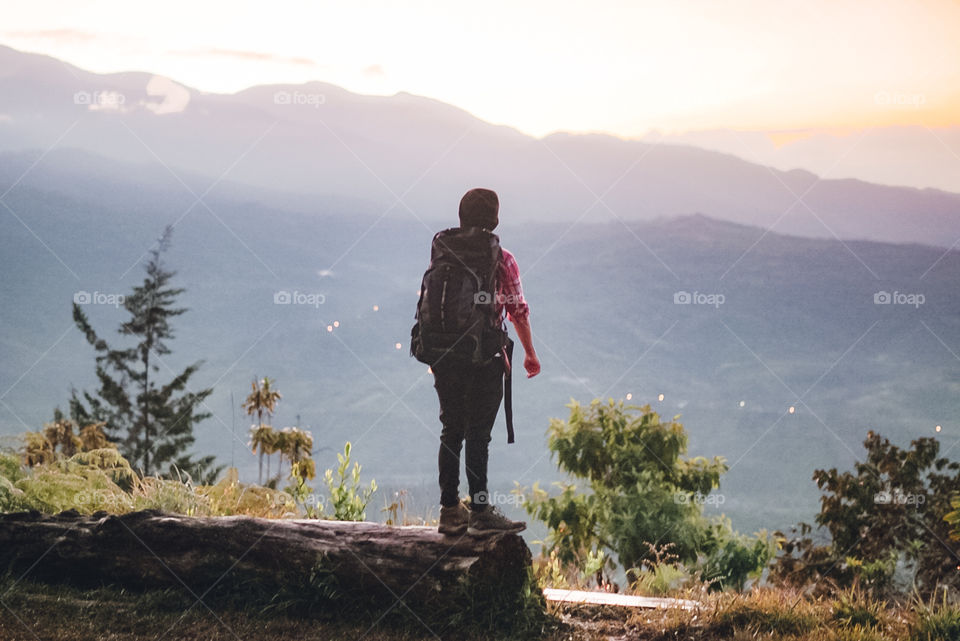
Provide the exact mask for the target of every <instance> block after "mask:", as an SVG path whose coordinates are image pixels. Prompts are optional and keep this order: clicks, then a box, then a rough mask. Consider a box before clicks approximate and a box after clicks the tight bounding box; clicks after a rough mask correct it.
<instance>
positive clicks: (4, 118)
mask: <svg viewBox="0 0 960 641" xmlns="http://www.w3.org/2000/svg"><path fill="white" fill-rule="evenodd" d="M0 122H13V117H12V116H11V115H9V114H0Z"/></svg>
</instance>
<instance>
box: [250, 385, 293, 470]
mask: <svg viewBox="0 0 960 641" xmlns="http://www.w3.org/2000/svg"><path fill="white" fill-rule="evenodd" d="M272 385H273V381H271V380H270V379H269V378H268V377H266V376H264V377H263V380H262V381H261V380H255V381H253V382H252V383H250V389H251V391H250V395H249V396H247V398H246V399H245V400H244V401H243V403H241V407H242V408H243V409H244V410H245V411H246V412H247V414H248V415H250V416H253V415H254V414H256V415H257V424H256V425H252V426H251V427H250V443H249V445H250V448H251V449H252V450H253V452H254V454H257V453H259V455H260V456H259V465H260V475H259V477H258V478H257V481H258V482H260V483H263V456H264V454H266V455H268V456H269V455H270V454H273V453H274V452H276V451H277V435H276V432H274V431H273V427H271V426H270V425H267V424H265V423H264V422H263V416H264V414H266V416H267V419H269V418H270V417H271V416H272V415H273V412H274V411H275V410H276V407H277V403H279V402H280V399H281V398H283V395H282V394H280V392H278V391H276V390H275V389H273V388H272V387H271V386H272ZM278 473H279V472H278ZM267 476H268V477H269V476H270V459H269V458H267Z"/></svg>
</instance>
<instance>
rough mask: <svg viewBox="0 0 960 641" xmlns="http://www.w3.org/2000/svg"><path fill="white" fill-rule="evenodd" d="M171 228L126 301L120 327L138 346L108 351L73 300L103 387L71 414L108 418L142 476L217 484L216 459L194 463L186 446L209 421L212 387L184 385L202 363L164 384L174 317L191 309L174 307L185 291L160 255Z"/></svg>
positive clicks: (73, 405) (76, 403) (74, 401)
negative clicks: (182, 476)
mask: <svg viewBox="0 0 960 641" xmlns="http://www.w3.org/2000/svg"><path fill="white" fill-rule="evenodd" d="M172 231H173V230H172V228H171V227H169V226H168V227H167V228H166V229H165V230H164V232H163V235H162V236H161V237H160V239H159V241H158V244H157V247H155V248H154V249H153V250H152V251H151V252H150V256H151V257H150V261H149V262H148V263H147V266H146V272H147V276H146V278H144V280H143V284H142V285H139V286H137V287H134V288H133V293H132V294H131V295H129V296H127V297H126V298H125V299H124V303H123V306H124V309H126V310H127V312H129V314H130V319H129V320H127V321H126V322H125V323H123V324H122V325H121V326H120V329H119V330H118V331H119V333H120V334H121V335H123V336H133V337H136V338H137V339H138V341H139V342H138V343H137V344H136V345H135V346H133V347H128V348H124V349H115V348H111V347H110V345H108V344H107V342H106V341H105V340H103V339H102V338H100V337H99V336H98V335H97V333H96V332H95V331H94V329H93V328H92V327H91V325H90V322H89V321H88V319H87V316H86V314H85V313H84V312H83V309H81V307H80V306H79V305H78V304H76V303H74V305H73V320H74V322H76V324H77V327H79V328H80V331H82V332H83V333H84V335H85V336H86V338H87V341H88V342H89V343H90V344H91V345H93V348H94V350H95V351H96V353H97V359H96V363H97V365H96V373H97V378H98V379H99V381H100V389H99V390H98V391H97V395H96V396H93V395H91V394H88V393H84V398H85V399H86V401H87V403H88V404H89V407H90V409H89V410H88V409H87V408H86V407H85V406H84V405H83V401H81V400H80V399H79V398H78V397H77V394H76V392H75V391H74V393H73V396H72V398H71V400H70V410H71V414H72V415H73V416H74V418H75V419H81V420H83V421H89V422H94V421H98V422H99V421H103V422H105V423H106V425H107V434H108V436H109V437H110V438H111V440H114V441H116V442H118V443H119V444H120V451H121V453H122V454H123V456H124V457H125V458H126V459H127V460H128V461H130V464H131V466H132V467H133V468H134V469H139V470H141V473H142V474H144V475H145V476H150V475H154V474H163V473H164V472H166V473H167V474H171V475H174V474H176V471H177V470H180V471H184V472H187V473H188V474H189V475H190V476H191V477H192V478H193V479H194V480H195V481H197V482H201V483H208V482H212V481H213V479H215V477H216V476H217V474H218V473H219V472H220V470H221V469H222V468H214V467H213V461H214V457H213V456H205V457H202V458H200V459H193V458H192V457H191V456H190V455H189V454H187V449H188V448H189V447H190V446H191V445H192V444H193V442H194V437H193V427H194V425H195V424H197V423H199V422H200V421H203V420H204V419H206V418H209V417H210V416H211V414H210V412H204V411H201V410H200V406H201V404H202V403H203V400H204V399H206V398H207V397H208V396H209V395H210V394H211V393H212V392H213V389H212V388H208V389H204V390H200V391H198V392H193V391H191V390H190V389H189V388H188V387H187V384H188V382H189V380H190V378H191V377H192V376H193V375H194V374H195V373H196V371H197V370H198V369H199V367H200V365H201V364H202V361H198V362H196V363H194V364H192V365H190V366H188V367H187V368H186V369H184V370H183V371H182V372H181V373H180V374H179V375H177V376H175V377H174V378H173V379H172V380H170V381H168V382H166V383H161V381H160V379H161V376H159V371H160V367H159V363H160V362H161V359H162V357H163V356H165V355H167V354H169V353H170V348H169V347H168V345H167V342H168V341H169V340H171V339H173V338H174V334H173V329H172V328H171V326H170V320H171V319H172V318H174V317H176V316H179V315H180V314H183V313H184V312H185V311H187V310H186V309H184V308H175V307H174V302H175V300H176V298H177V296H179V295H180V294H182V293H183V291H184V290H183V289H182V288H174V287H170V284H169V283H170V279H171V278H172V277H173V276H174V275H175V272H171V271H167V270H166V269H165V268H164V266H163V264H162V261H161V255H162V254H163V252H165V251H166V250H167V249H168V248H169V246H170V235H171V233H172Z"/></svg>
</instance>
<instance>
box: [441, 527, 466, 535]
mask: <svg viewBox="0 0 960 641" xmlns="http://www.w3.org/2000/svg"><path fill="white" fill-rule="evenodd" d="M437 532H439V533H440V534H443V535H444V536H461V535H462V534H466V533H467V526H465V525H464V526H463V527H458V528H437Z"/></svg>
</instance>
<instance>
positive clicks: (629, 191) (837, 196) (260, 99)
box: [0, 47, 960, 247]
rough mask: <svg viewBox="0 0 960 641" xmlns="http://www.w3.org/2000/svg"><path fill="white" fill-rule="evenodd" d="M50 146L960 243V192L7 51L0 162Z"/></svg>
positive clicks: (421, 101)
mask: <svg viewBox="0 0 960 641" xmlns="http://www.w3.org/2000/svg"><path fill="white" fill-rule="evenodd" d="M161 105H166V106H164V107H161ZM164 110H166V111H167V112H166V113H158V111H164ZM52 145H53V146H56V147H57V148H77V149H80V150H85V151H88V152H91V153H95V154H99V155H102V156H105V157H107V158H110V159H114V160H119V161H122V162H124V163H140V164H143V165H148V166H153V167H154V168H156V170H157V171H158V172H159V173H160V174H163V175H165V179H167V178H169V179H170V180H173V181H174V182H176V179H177V178H176V177H177V176H178V175H179V174H180V173H188V174H195V175H196V176H197V177H206V179H207V180H206V182H207V186H209V185H211V184H214V183H215V181H217V180H219V179H223V180H224V182H222V183H218V184H216V186H215V187H214V188H213V190H212V191H211V192H210V194H211V195H214V194H219V195H224V196H226V195H229V193H228V191H227V190H228V188H230V187H231V186H232V187H233V188H241V189H242V188H243V186H250V187H253V188H257V189H266V190H271V191H272V192H274V193H284V194H293V195H297V196H296V197H292V196H290V195H287V196H284V198H287V199H288V200H290V204H291V206H295V207H296V208H297V209H300V210H302V211H309V210H310V208H311V202H312V201H313V200H316V199H317V198H324V199H326V198H329V197H335V198H339V199H344V200H348V201H351V202H358V201H362V202H364V203H367V204H368V205H369V206H370V209H371V210H373V211H375V212H377V213H376V214H375V215H380V214H384V215H387V216H391V217H397V216H401V217H413V218H415V219H419V220H421V221H432V220H438V219H440V218H443V217H444V216H446V215H447V213H448V212H449V211H450V209H451V203H456V201H457V200H458V199H459V196H460V195H461V194H462V193H463V192H464V191H465V190H466V189H467V188H469V187H473V186H477V185H487V186H490V187H493V188H495V189H497V191H498V192H499V193H500V195H501V201H502V202H503V206H504V211H505V212H509V213H510V215H511V216H512V217H513V218H514V219H515V220H518V221H525V222H534V221H536V222H546V221H550V222H567V223H572V222H575V221H584V222H601V221H608V220H614V221H617V220H619V221H624V222H628V223H629V222H633V221H642V220H650V219H653V218H656V217H660V216H669V217H673V216H682V215H687V214H692V213H695V212H702V213H703V214H705V215H707V216H710V217H713V218H717V219H721V220H728V221H731V222H737V223H742V224H747V225H752V226H757V227H763V228H769V229H772V230H774V231H777V232H780V233H785V234H791V235H801V236H808V237H819V238H840V239H844V240H855V239H864V240H877V241H883V242H918V243H926V244H931V245H938V246H943V247H950V246H952V245H953V244H954V243H955V242H956V241H957V240H958V239H960V195H957V194H952V193H948V192H941V191H937V190H929V189H927V190H919V189H912V188H903V187H887V186H882V185H874V184H870V183H865V182H862V181H857V180H820V179H818V178H817V177H816V176H815V175H814V174H812V173H810V172H806V171H800V170H794V171H786V172H785V171H780V170H776V169H772V168H769V167H765V166H761V165H756V164H751V163H749V162H746V161H744V160H741V159H739V158H736V157H734V156H731V155H728V154H723V153H718V152H714V151H706V150H703V149H699V148H696V147H690V146H684V145H676V144H667V143H659V144H658V143H651V142H640V141H628V140H622V139H619V138H614V137H611V136H601V135H572V134H553V135H550V136H547V137H545V138H543V139H535V138H531V137H529V136H526V135H524V134H522V133H520V132H518V131H516V130H514V129H511V128H509V127H504V126H496V125H492V124H489V123H486V122H483V121H481V120H479V119H477V118H475V117H473V116H471V115H470V114H469V113H467V112H466V111H463V110H462V109H459V108H457V107H454V106H451V105H447V104H444V103H441V102H439V101H436V100H432V99H428V98H422V97H418V96H412V95H410V94H402V93H401V94H397V95H395V96H391V97H379V96H360V95H357V94H353V93H351V92H348V91H346V90H344V89H342V88H339V87H336V86H333V85H330V84H326V83H319V82H317V83H307V84H303V85H270V86H260V87H251V88H249V89H246V90H244V91H241V92H238V93H236V94H232V95H221V94H206V93H203V92H199V91H196V90H194V89H191V88H189V87H183V86H181V85H178V84H177V83H175V82H173V81H169V80H166V79H162V78H159V77H157V76H153V75H151V74H148V73H141V72H129V73H119V74H107V75H100V74H93V73H90V72H86V71H83V70H81V69H78V68H76V67H73V66H71V65H67V64H66V63H63V62H60V61H57V60H54V59H52V58H49V57H46V56H39V55H35V54H26V53H21V52H18V51H15V50H13V49H10V48H7V47H0V151H3V150H6V151H24V150H34V152H35V153H37V154H38V155H39V153H40V152H43V151H45V150H47V149H49V148H50V147H51V146H52ZM198 182H203V181H202V180H201V181H198ZM205 188H206V187H201V189H205ZM275 204H276V203H271V205H275Z"/></svg>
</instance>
